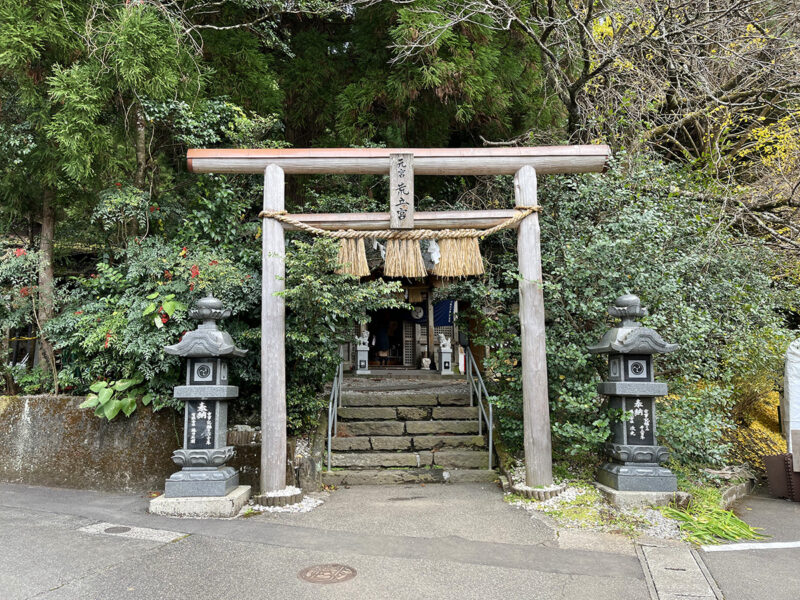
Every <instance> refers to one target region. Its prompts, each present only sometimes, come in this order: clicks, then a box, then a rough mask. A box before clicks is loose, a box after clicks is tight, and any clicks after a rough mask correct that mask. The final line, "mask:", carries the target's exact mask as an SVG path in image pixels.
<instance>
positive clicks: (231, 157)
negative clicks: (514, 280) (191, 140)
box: [187, 145, 611, 494]
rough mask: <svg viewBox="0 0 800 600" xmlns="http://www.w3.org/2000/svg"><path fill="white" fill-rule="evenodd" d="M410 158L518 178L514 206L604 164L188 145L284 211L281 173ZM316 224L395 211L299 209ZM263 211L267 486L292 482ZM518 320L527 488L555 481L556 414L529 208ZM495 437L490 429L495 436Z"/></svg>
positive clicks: (380, 165) (587, 153)
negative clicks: (547, 178)
mask: <svg viewBox="0 0 800 600" xmlns="http://www.w3.org/2000/svg"><path fill="white" fill-rule="evenodd" d="M400 154H403V155H412V156H413V172H414V174H416V175H514V194H515V203H516V206H518V207H531V206H535V205H536V204H537V173H538V174H555V173H591V172H601V171H603V170H605V168H606V165H607V163H608V160H609V158H610V157H611V150H610V149H609V147H608V146H605V145H584V146H542V147H525V148H523V147H513V148H510V147H501V148H454V149H450V148H293V149H277V150H276V149H265V150H240V149H206V150H200V149H192V150H189V152H188V156H187V159H188V160H187V163H188V168H189V170H190V171H192V172H195V173H259V174H262V173H263V175H264V203H263V210H264V211H267V212H274V211H283V210H284V174H285V173H289V174H324V173H339V174H361V175H363V174H377V175H381V174H389V172H390V168H391V164H392V157H393V156H397V155H400ZM514 214H516V211H515V210H513V209H509V210H488V211H443V212H416V213H415V215H414V226H415V227H421V228H425V229H434V230H436V229H480V228H488V227H493V226H495V225H498V224H499V223H501V222H503V221H505V220H507V219H509V218H510V217H512V216H513V215H514ZM291 217H292V218H293V219H294V220H296V221H300V222H302V223H304V224H309V225H312V226H314V227H316V228H318V229H329V230H340V229H354V230H375V229H385V228H388V227H389V226H390V221H391V215H390V213H388V212H387V213H356V214H294V215H291ZM292 228H293V227H292V225H290V224H281V223H280V222H278V221H277V220H275V219H272V218H267V217H265V218H264V219H263V227H262V283H261V285H262V290H261V291H262V300H261V477H260V486H261V493H262V494H264V493H266V492H271V491H277V490H280V489H283V488H284V487H286V464H287V462H286V371H285V306H284V300H283V298H282V297H281V296H279V295H278V293H279V292H281V291H283V289H284V274H285V265H284V252H285V248H284V229H292ZM517 250H518V254H519V274H520V283H519V296H520V302H519V317H520V325H521V330H520V341H521V346H522V386H523V387H522V390H523V392H522V394H523V414H524V425H525V429H524V445H525V463H526V479H527V484H528V485H529V486H532V487H533V486H547V485H550V484H552V481H553V474H552V448H551V441H550V412H549V404H548V397H547V360H546V354H545V329H544V297H543V293H542V264H541V247H540V231H539V215H538V213H536V212H532V213H530V214H529V215H528V216H527V217H525V218H524V219H522V220H521V221H520V222H519V225H518V228H517ZM490 434H491V433H490Z"/></svg>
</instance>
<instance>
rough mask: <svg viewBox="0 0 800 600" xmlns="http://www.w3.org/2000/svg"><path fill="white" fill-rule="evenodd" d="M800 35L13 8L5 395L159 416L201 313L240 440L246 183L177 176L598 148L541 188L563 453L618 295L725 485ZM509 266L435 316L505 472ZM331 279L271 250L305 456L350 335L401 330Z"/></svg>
mask: <svg viewBox="0 0 800 600" xmlns="http://www.w3.org/2000/svg"><path fill="white" fill-rule="evenodd" d="M734 5H735V6H734ZM734 8H735V10H734ZM798 23H800V19H798V18H797V14H796V8H794V7H793V5H791V4H787V5H780V4H779V3H778V4H775V3H773V4H767V3H763V2H759V1H758V0H745V1H742V2H732V1H723V2H720V3H716V4H713V5H709V4H707V3H695V4H694V5H681V8H676V7H673V5H671V4H670V3H666V4H665V3H653V2H644V1H640V0H622V1H620V2H614V3H606V4H598V3H595V2H582V1H577V2H573V1H572V0H570V1H566V0H564V1H562V0H557V1H553V2H543V1H534V2H504V1H496V2H480V1H478V2H474V1H470V2H463V1H459V0H453V1H450V0H448V1H447V2H433V1H431V0H413V1H410V2H409V1H407V0H396V1H386V2H375V1H372V0H358V1H356V2H338V1H336V0H304V1H301V2H283V1H267V0H255V1H254V0H222V1H221V2H194V1H192V2H188V1H183V0H177V1H175V2H170V3H150V2H124V1H122V0H31V1H28V2H17V3H13V2H5V3H2V4H1V5H0V107H1V108H0V217H2V220H0V296H2V298H3V302H2V305H0V329H1V330H2V331H0V333H2V335H0V340H2V344H3V346H2V347H0V351H2V352H3V353H4V356H5V354H6V353H7V350H8V347H7V344H8V339H9V337H11V336H13V337H14V338H17V339H15V342H17V345H18V344H19V343H20V339H23V338H29V337H30V338H36V340H37V341H38V344H37V345H36V347H37V349H38V354H39V355H38V356H37V359H38V360H37V364H38V367H37V368H36V369H32V368H31V363H33V362H34V357H33V356H31V357H29V358H28V360H27V362H25V363H24V364H16V365H8V364H6V360H5V358H4V359H3V360H2V361H0V369H2V373H0V374H2V376H3V379H4V384H5V387H6V389H7V390H10V391H12V392H24V393H30V392H36V391H44V390H60V391H67V392H72V393H76V394H85V393H87V392H88V391H89V390H90V386H93V387H92V391H93V393H95V394H97V398H94V397H93V398H92V399H91V402H90V404H94V405H95V408H96V410H97V412H98V413H99V414H102V415H104V416H105V417H113V416H114V415H116V414H118V413H119V412H123V413H125V414H127V413H129V412H130V411H131V410H134V409H135V407H136V406H141V404H142V402H143V399H144V401H147V402H149V401H150V400H151V399H152V401H153V402H154V403H155V405H156V406H163V405H170V404H172V400H171V399H170V396H169V389H170V387H171V386H172V385H173V384H174V383H175V381H176V380H177V378H178V377H179V371H180V369H179V364H178V360H177V359H175V358H174V357H169V356H166V355H164V353H163V351H162V347H163V345H165V344H167V343H174V342H175V341H177V340H178V339H179V337H180V335H181V334H182V332H183V331H185V330H186V329H188V328H189V327H192V326H193V325H194V323H193V322H191V321H190V320H189V319H188V318H187V307H188V306H190V305H191V303H192V302H193V301H194V300H195V299H196V298H198V297H199V296H200V295H202V294H205V293H206V292H208V291H213V293H214V294H215V295H216V296H218V297H220V298H221V299H222V300H223V301H224V302H225V303H226V305H227V306H229V307H230V308H231V309H232V311H233V316H232V317H231V318H230V319H228V320H227V321H226V322H225V323H224V324H223V325H224V327H225V328H226V329H227V330H229V331H230V332H231V333H232V334H233V335H234V337H235V339H236V340H237V342H238V343H239V344H240V345H242V346H243V347H245V348H247V349H248V350H249V352H248V355H247V357H246V358H243V359H241V360H239V361H238V363H237V366H236V367H235V368H234V369H233V372H234V374H235V375H236V376H237V377H238V378H239V384H240V387H241V389H242V393H243V397H244V400H243V402H241V403H239V405H238V406H239V407H240V408H239V409H237V410H239V412H237V413H236V415H235V418H236V419H237V420H239V421H246V420H248V419H252V418H253V415H254V410H253V409H254V408H255V405H256V404H257V399H258V393H259V390H258V381H259V369H258V346H259V332H258V306H259V303H260V298H259V293H260V285H259V280H258V277H259V261H260V228H259V223H258V221H257V219H256V218H255V215H256V214H257V213H258V208H259V206H260V194H261V181H260V178H259V177H245V176H221V175H214V176H211V175H202V176H200V175H194V174H189V173H187V172H186V170H185V164H184V158H185V154H186V149H187V148H189V147H209V146H228V147H230V146H234V147H285V146H296V147H307V146H322V147H324V146H351V145H354V146H398V147H402V146H406V147H414V146H445V147H451V146H478V145H482V144H485V143H517V144H520V143H521V144H544V143H565V142H569V141H576V140H582V141H588V142H609V143H612V144H613V149H614V152H615V153H616V155H617V157H618V159H617V161H616V162H615V163H614V165H613V167H612V169H611V170H610V171H609V172H608V173H606V174H604V175H592V176H563V177H544V178H542V181H541V185H540V194H541V203H542V204H543V205H544V206H545V208H546V210H545V212H544V214H543V215H542V240H543V245H544V247H543V257H544V265H543V266H544V272H545V303H546V308H547V325H548V368H549V376H550V398H551V406H552V415H553V433H554V438H555V441H556V448H557V449H558V451H559V452H560V453H562V454H568V455H573V456H574V455H582V456H592V453H593V452H595V450H596V449H597V447H598V445H599V444H600V443H602V441H603V440H604V438H605V435H606V431H607V423H608V415H607V414H606V412H605V409H604V406H603V404H602V400H601V399H600V397H599V396H598V395H597V394H596V391H595V385H596V382H597V381H598V379H599V377H600V376H601V373H602V371H603V364H602V361H601V360H599V359H597V358H592V357H590V356H589V355H588V354H587V353H586V351H585V347H586V345H587V344H589V343H592V342H594V341H596V339H597V337H598V336H599V335H600V334H601V333H602V331H603V330H604V328H606V327H607V326H608V325H609V324H610V322H611V321H610V319H609V318H608V317H607V315H606V314H605V310H606V308H607V306H608V305H609V304H610V303H611V302H612V301H613V299H614V298H615V297H616V296H617V295H619V294H621V293H623V292H632V293H637V294H638V295H640V296H641V297H642V299H643V301H644V303H645V305H646V306H648V307H649V308H650V310H651V312H652V316H651V317H649V318H648V319H647V323H648V324H650V325H652V326H654V327H655V328H656V329H658V330H659V331H661V332H662V333H663V334H664V336H665V337H666V338H667V339H669V340H670V341H674V342H677V343H679V344H681V350H680V351H679V352H677V353H675V354H673V355H670V356H666V357H660V358H658V359H657V363H656V364H657V365H658V368H659V370H660V376H661V377H662V378H663V379H665V380H668V381H669V382H670V383H671V385H672V388H671V389H672V391H673V393H672V395H671V396H670V397H668V398H666V399H664V400H663V401H662V402H661V406H660V415H661V417H660V421H659V423H658V426H659V430H660V432H661V434H662V435H663V437H664V440H665V441H667V442H668V443H669V444H670V445H671V446H672V448H673V450H674V451H675V454H676V456H677V457H679V459H680V460H682V461H684V462H703V463H720V462H724V461H725V460H727V455H726V451H727V445H726V444H729V443H730V442H731V440H735V439H737V436H736V435H735V434H733V432H732V431H731V428H732V427H734V426H735V425H737V424H742V423H745V422H746V420H747V419H746V418H745V417H743V415H747V414H749V413H748V410H749V409H750V408H751V407H752V406H753V405H756V404H758V403H759V402H760V401H761V399H762V398H763V397H764V396H765V395H766V394H768V393H770V392H773V391H774V390H776V389H777V385H778V384H777V381H778V378H779V374H780V357H781V353H782V352H783V350H784V348H785V346H786V342H787V337H788V336H789V335H790V329H791V328H792V327H795V326H796V324H797V317H796V314H797V312H796V311H797V299H796V296H795V293H794V291H793V289H794V285H795V284H796V283H797V280H798V272H800V271H798V268H797V262H796V255H797V251H798V250H800V242H798V239H800V226H798V224H797V221H796V220H797V215H796V214H795V213H796V202H797V199H796V193H797V191H798V186H797V185H796V181H797V178H798V169H800V160H798V158H800V134H798V131H800V129H798V127H797V123H796V118H797V115H798V104H797V96H796V90H797V77H798V73H800V68H798V55H797V51H796V47H797V31H796V30H797V24H798ZM416 187H417V192H418V194H419V201H418V205H419V206H420V208H422V209H424V210H425V209H443V208H497V207H508V206H511V204H512V200H511V198H512V195H513V193H512V189H511V182H510V180H509V178H503V177H500V178H491V179H485V178H424V177H420V178H418V180H417V182H416ZM386 192H387V187H386V181H385V179H384V178H380V177H360V178H356V177H352V178H345V177H332V176H330V177H299V176H297V177H288V178H287V208H288V209H289V210H298V211H299V210H302V211H305V212H313V211H321V212H336V211H364V210H370V211H374V210H381V209H382V207H383V206H385V198H386V195H387V193H386ZM515 247H516V244H515V239H514V235H513V233H511V232H506V233H504V234H501V235H498V236H494V237H493V238H490V239H487V240H485V241H484V242H483V250H484V255H485V256H486V257H487V268H488V274H487V276H486V277H483V278H475V279H471V280H466V281H462V282H457V283H455V284H453V285H451V286H449V287H447V288H442V289H441V290H440V291H439V292H438V293H439V294H440V295H443V296H448V297H456V298H461V299H463V300H465V301H469V302H470V303H471V306H472V311H471V315H472V326H473V332H472V333H473V338H474V340H475V341H476V342H478V343H480V344H485V345H486V346H487V347H488V348H489V353H488V354H487V356H486V359H485V367H486V369H487V372H489V373H491V374H492V376H493V379H492V382H491V385H492V386H493V388H494V390H493V391H494V392H495V393H496V394H497V402H498V407H499V413H500V419H501V423H502V426H503V432H504V435H506V436H507V437H508V439H509V441H510V442H511V443H512V444H515V443H518V442H519V439H520V436H521V428H520V427H521V425H520V406H521V404H520V396H521V390H520V379H519V340H518V336H517V332H518V322H517V318H516V316H515V306H514V305H515V303H516V302H517V293H516V262H517V261H516V256H515ZM334 263H335V252H334V249H333V247H332V246H331V245H330V244H327V243H317V244H312V243H311V240H309V239H307V238H306V237H304V236H294V237H293V238H291V239H290V243H289V244H288V246H287V283H288V284H289V285H288V290H287V293H286V302H287V307H288V311H289V312H288V317H287V339H288V344H289V346H288V355H287V373H288V377H289V379H288V382H289V387H288V390H287V392H288V402H289V422H290V426H291V427H292V428H294V429H295V430H302V429H306V428H308V427H309V426H311V425H312V424H313V423H314V420H315V416H316V414H317V409H318V408H319V406H320V403H321V402H322V400H321V396H320V392H321V390H322V388H323V385H324V382H325V381H326V380H327V379H329V377H330V375H331V373H332V370H333V367H334V365H335V363H336V361H337V360H338V359H337V356H338V354H337V352H338V347H337V346H338V343H339V342H340V341H342V340H344V339H347V338H348V337H349V336H350V335H351V334H352V331H353V325H354V323H356V322H357V321H358V320H360V319H363V318H364V315H365V313H366V311H367V310H370V309H374V308H377V307H386V306H393V305H396V303H397V300H396V299H395V298H396V297H395V295H394V292H395V291H396V290H395V287H394V286H393V285H390V284H387V283H383V282H375V283H371V284H369V285H363V284H359V282H357V281H354V280H352V279H348V278H347V277H344V276H339V275H334V274H333V270H334V266H335V264H334ZM26 343H27V341H26ZM140 380H141V381H140ZM112 388H113V389H112ZM103 390H109V391H103ZM112 392H113V393H112ZM147 394H150V395H151V396H147ZM95 400H96V403H95ZM117 418H119V417H117ZM687 421H690V422H691V423H692V427H686V426H685V423H686V422H687ZM734 456H735V455H734Z"/></svg>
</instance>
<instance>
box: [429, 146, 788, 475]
mask: <svg viewBox="0 0 800 600" xmlns="http://www.w3.org/2000/svg"><path fill="white" fill-rule="evenodd" d="M625 158H626V157H624V156H623V157H622V158H621V159H620V160H618V161H617V162H616V163H615V165H614V166H613V168H612V169H611V170H610V171H609V172H607V173H605V174H603V175H593V176H584V177H572V176H570V177H566V176H560V177H549V178H547V179H546V182H545V183H544V184H543V185H542V190H541V202H542V204H543V206H545V211H544V213H543V215H542V218H541V222H542V240H543V241H542V254H543V270H544V272H545V288H544V293H545V306H546V310H547V314H546V324H547V357H548V376H549V382H550V399H551V411H552V419H553V436H554V440H555V445H556V447H557V448H558V449H559V450H560V451H561V452H563V453H566V454H570V455H580V454H583V455H585V454H587V453H590V452H592V451H595V450H596V449H597V447H598V445H599V444H600V443H602V442H603V441H605V439H606V437H607V435H608V424H609V419H608V415H607V413H606V411H605V408H604V405H603V400H602V399H601V397H600V396H598V394H597V392H596V386H597V382H598V381H600V378H601V377H603V376H604V375H605V374H606V368H607V367H606V364H605V360H604V359H603V358H598V357H591V356H590V355H589V354H588V353H587V352H586V347H587V346H589V345H591V344H594V343H596V342H597V341H598V340H599V339H600V337H601V336H602V334H603V333H604V332H605V331H606V330H607V329H608V328H609V327H610V326H611V325H612V324H613V323H614V322H615V321H614V319H612V318H611V317H610V316H609V315H608V314H607V313H606V309H607V308H608V307H609V306H610V305H612V304H613V301H614V299H615V298H616V297H617V296H619V295H620V294H623V293H636V294H638V295H639V296H640V297H641V298H642V301H643V304H644V305H645V306H647V307H648V308H649V310H650V312H651V316H649V317H647V318H646V319H644V323H645V324H646V325H648V326H650V327H653V328H654V329H656V330H657V331H659V332H661V333H662V334H663V336H664V337H665V339H667V340H668V341H670V342H674V343H678V344H680V351H678V352H675V353H674V354H669V355H665V356H657V357H656V359H655V361H656V374H657V376H659V377H661V378H662V379H665V380H668V381H670V383H671V385H672V394H671V395H670V396H669V397H668V398H665V399H663V401H662V402H660V405H659V409H660V410H659V421H658V430H659V433H660V435H661V436H662V438H663V441H665V442H666V443H667V444H668V445H669V446H670V447H671V448H672V449H673V451H674V453H675V456H676V457H677V458H678V459H679V460H681V461H690V462H711V463H721V462H723V461H724V460H725V456H726V451H727V440H728V439H729V437H730V436H729V435H728V431H729V429H731V428H732V427H733V419H734V410H733V409H734V407H735V406H736V404H737V401H738V400H739V399H740V397H741V396H743V395H744V394H745V393H747V387H746V386H744V385H742V384H741V382H742V381H743V380H744V381H751V382H752V381H756V380H758V378H759V377H761V376H762V375H763V374H764V373H771V374H772V377H771V379H769V378H768V380H767V381H763V382H762V386H763V387H762V389H761V390H759V392H765V391H768V390H770V389H772V388H773V387H774V386H775V385H776V383H777V380H778V379H779V376H780V372H781V365H782V355H783V351H784V350H785V347H786V344H788V335H789V331H788V330H787V328H786V324H785V321H784V319H783V316H782V313H783V311H786V310H796V309H797V304H798V300H800V297H798V295H797V292H796V291H795V287H794V286H793V285H790V284H788V283H783V282H781V281H776V280H774V278H773V277H772V273H773V272H774V268H775V266H776V265H775V257H774V255H773V254H772V253H771V252H770V251H769V250H768V249H767V248H765V247H764V246H763V245H762V244H760V243H759V242H757V241H751V240H747V239H743V238H742V237H741V236H738V235H737V234H736V232H735V231H731V230H730V229H729V228H728V226H727V225H726V223H725V221H724V215H723V214H722V213H721V212H720V210H719V207H717V206H713V205H707V204H703V203H699V202H697V201H696V200H693V199H692V197H691V191H692V190H694V189H695V188H696V184H693V183H692V182H691V181H689V180H688V179H687V178H686V176H685V175H682V174H681V172H680V171H678V170H676V169H675V168H670V167H667V166H664V165H663V164H661V163H659V162H656V161H650V160H635V161H632V162H631V163H629V164H625V163H624V162H623V161H624V160H625ZM687 192H689V193H688V194H687ZM507 193H509V194H510V193H511V190H507ZM486 250H487V253H489V254H490V255H491V259H490V260H491V262H492V263H493V264H494V265H495V268H494V269H493V270H492V272H491V276H490V277H488V278H486V280H484V281H470V282H464V283H460V284H457V285H455V286H453V289H450V290H448V291H445V292H442V293H445V294H449V295H457V296H460V297H462V298H464V299H465V300H469V301H471V303H472V307H473V310H472V311H471V316H472V318H473V319H476V320H477V322H478V323H479V325H480V328H481V330H480V334H479V336H478V337H477V338H476V340H477V341H479V342H480V343H485V344H487V345H488V346H490V347H491V348H492V352H491V353H490V355H489V357H488V359H487V360H486V366H487V367H488V368H489V369H490V370H491V372H492V373H493V375H494V377H495V380H494V383H495V386H496V393H497V394H498V402H499V405H500V407H501V409H502V411H501V423H502V424H503V428H504V433H505V434H506V436H507V437H508V438H509V439H510V440H511V441H512V442H513V443H516V444H519V443H520V442H521V436H522V423H521V414H520V413H521V402H520V398H521V381H520V372H519V353H520V349H519V338H518V331H519V322H518V318H517V316H516V314H515V310H514V309H515V304H514V303H515V302H516V294H517V291H516V285H515V284H516V255H515V252H514V248H513V245H512V244H508V243H506V244H503V243H502V241H500V242H499V243H495V244H494V245H493V246H490V247H487V248H486ZM687 422H688V423H691V426H690V427H687Z"/></svg>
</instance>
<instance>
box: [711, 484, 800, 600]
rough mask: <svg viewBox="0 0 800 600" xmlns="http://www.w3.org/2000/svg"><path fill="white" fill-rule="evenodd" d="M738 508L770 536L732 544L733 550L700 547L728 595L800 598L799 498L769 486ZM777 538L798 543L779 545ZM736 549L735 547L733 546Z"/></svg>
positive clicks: (755, 599)
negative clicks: (778, 495)
mask: <svg viewBox="0 0 800 600" xmlns="http://www.w3.org/2000/svg"><path fill="white" fill-rule="evenodd" d="M734 510H735V512H736V513H737V514H739V515H740V516H741V517H742V518H743V519H745V520H746V521H747V522H748V523H749V524H750V525H753V526H754V527H762V528H763V530H764V531H763V533H766V534H767V535H769V536H770V537H769V539H766V540H763V545H761V544H760V543H757V542H756V543H748V545H747V546H744V548H747V547H754V548H755V549H740V548H743V546H741V545H739V544H731V545H730V546H729V548H730V550H728V549H727V548H726V551H719V548H723V547H722V546H721V547H717V548H710V549H708V550H710V551H701V552H700V555H701V557H702V559H703V562H705V564H706V565H707V566H708V569H709V571H710V572H711V574H712V575H713V577H714V579H715V580H716V581H717V583H718V584H719V587H720V589H721V590H722V593H723V595H724V596H725V599H726V600H763V599H767V598H768V599H769V600H797V599H798V598H800V502H789V501H788V500H778V499H775V498H770V497H769V496H768V495H767V494H766V492H765V491H764V490H758V491H757V492H756V494H755V495H753V496H748V497H747V498H745V499H744V500H742V501H740V502H739V503H738V505H737V506H736V507H735V509H734ZM775 542H795V544H794V547H790V548H775V547H774V546H773V544H774V543H775ZM734 548H735V549H734Z"/></svg>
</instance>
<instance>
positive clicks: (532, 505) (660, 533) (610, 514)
mask: <svg viewBox="0 0 800 600" xmlns="http://www.w3.org/2000/svg"><path fill="white" fill-rule="evenodd" d="M509 475H510V476H511V483H512V484H513V485H515V486H524V484H525V465H524V463H522V462H521V461H517V464H516V465H515V467H514V468H513V469H512V470H511V472H510V473H509ZM561 483H563V482H560V481H557V482H556V484H561ZM509 503H510V504H511V505H512V506H516V507H518V508H522V509H524V510H526V511H528V512H532V513H533V512H539V513H545V514H547V515H549V516H550V517H552V518H553V519H554V520H555V521H556V522H557V523H558V524H559V525H560V526H562V527H568V528H579V529H592V530H595V531H620V530H622V531H626V532H627V533H629V534H630V535H646V536H650V537H654V538H659V539H669V540H674V539H680V537H681V534H680V529H679V528H678V524H677V522H676V521H675V520H673V519H670V518H669V517H666V516H664V515H663V514H662V513H661V511H659V510H657V509H654V508H642V509H620V508H617V507H615V506H613V505H611V504H609V503H608V502H606V501H605V499H603V497H602V496H601V495H600V494H599V493H598V492H597V491H596V490H595V489H594V488H593V487H592V486H591V485H588V484H585V483H569V485H568V486H567V489H565V490H564V491H563V492H562V493H561V494H559V495H558V496H555V497H553V498H550V499H548V500H542V501H537V500H524V499H519V500H511V501H509ZM571 515H576V516H578V517H579V518H570V516H571Z"/></svg>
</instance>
